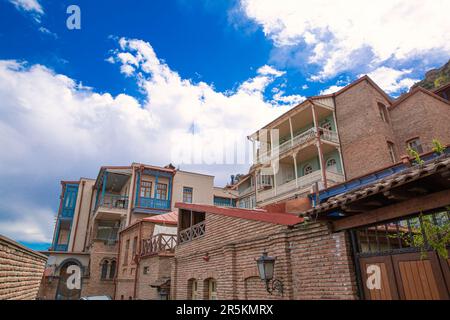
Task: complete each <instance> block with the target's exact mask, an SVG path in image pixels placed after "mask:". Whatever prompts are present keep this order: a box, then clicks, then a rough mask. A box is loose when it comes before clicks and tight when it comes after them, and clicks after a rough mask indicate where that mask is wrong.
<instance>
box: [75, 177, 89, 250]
mask: <svg viewBox="0 0 450 320" xmlns="http://www.w3.org/2000/svg"><path fill="white" fill-rule="evenodd" d="M85 184H86V181H82V182H81V197H80V204H79V206H78V213H77V221H76V222H75V230H74V234H73V241H72V252H73V249H74V247H75V240H77V231H78V223H79V221H80V215H81V206H82V205H83V195H84V185H85Z"/></svg>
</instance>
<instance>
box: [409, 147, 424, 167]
mask: <svg viewBox="0 0 450 320" xmlns="http://www.w3.org/2000/svg"><path fill="white" fill-rule="evenodd" d="M406 150H407V151H408V154H409V156H410V157H413V158H414V159H415V161H416V163H417V164H418V165H423V164H424V163H425V161H423V160H422V159H421V158H420V155H419V153H418V152H417V151H416V150H414V149H412V148H411V147H408V149H406Z"/></svg>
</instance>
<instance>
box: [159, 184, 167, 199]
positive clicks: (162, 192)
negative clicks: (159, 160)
mask: <svg viewBox="0 0 450 320" xmlns="http://www.w3.org/2000/svg"><path fill="white" fill-rule="evenodd" d="M166 198H167V184H165V183H158V184H157V185H156V199H161V200H166Z"/></svg>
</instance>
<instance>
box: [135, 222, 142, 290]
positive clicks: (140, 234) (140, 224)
mask: <svg viewBox="0 0 450 320" xmlns="http://www.w3.org/2000/svg"><path fill="white" fill-rule="evenodd" d="M141 242H142V221H139V236H138V243H137V245H138V247H137V250H136V253H137V255H138V258H137V261H136V273H135V274H134V293H133V297H134V299H136V292H137V282H138V280H139V263H140V261H141V259H140V254H141ZM133 258H134V257H133Z"/></svg>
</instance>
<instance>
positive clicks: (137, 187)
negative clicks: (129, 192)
mask: <svg viewBox="0 0 450 320" xmlns="http://www.w3.org/2000/svg"><path fill="white" fill-rule="evenodd" d="M136 175H137V177H136V185H135V188H136V199H135V202H134V204H135V206H139V204H140V202H141V201H140V198H141V197H140V192H141V190H140V189H141V171H140V170H139V171H137V172H136Z"/></svg>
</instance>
